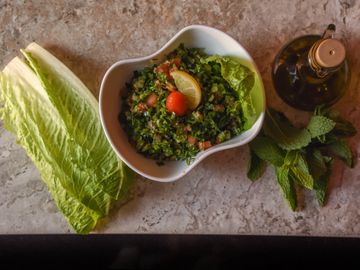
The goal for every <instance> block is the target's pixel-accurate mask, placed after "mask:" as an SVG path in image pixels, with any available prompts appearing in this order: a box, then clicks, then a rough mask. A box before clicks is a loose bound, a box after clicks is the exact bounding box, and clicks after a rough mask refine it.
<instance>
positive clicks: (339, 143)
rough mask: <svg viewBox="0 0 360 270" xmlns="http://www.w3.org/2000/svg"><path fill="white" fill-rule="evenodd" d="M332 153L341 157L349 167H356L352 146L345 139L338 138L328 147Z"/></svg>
mask: <svg viewBox="0 0 360 270" xmlns="http://www.w3.org/2000/svg"><path fill="white" fill-rule="evenodd" d="M326 149H327V150H329V151H330V153H331V154H332V155H334V156H335V157H337V158H339V159H341V160H342V161H343V162H344V163H345V164H346V165H347V166H348V167H350V168H353V167H354V160H353V155H352V153H351V149H350V147H349V146H348V145H347V143H346V142H345V141H344V140H341V139H338V140H336V141H335V142H333V143H331V144H329V145H328V146H327V147H326Z"/></svg>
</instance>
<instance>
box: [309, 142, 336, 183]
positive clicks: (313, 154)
mask: <svg viewBox="0 0 360 270" xmlns="http://www.w3.org/2000/svg"><path fill="white" fill-rule="evenodd" d="M330 160H331V159H330ZM307 163H308V164H309V169H310V173H311V175H312V176H313V178H314V180H315V181H317V180H318V179H320V177H321V176H322V175H324V174H325V173H326V172H327V166H326V160H325V159H324V156H323V155H322V154H321V152H320V151H319V150H317V149H314V150H312V151H309V152H308V154H307Z"/></svg>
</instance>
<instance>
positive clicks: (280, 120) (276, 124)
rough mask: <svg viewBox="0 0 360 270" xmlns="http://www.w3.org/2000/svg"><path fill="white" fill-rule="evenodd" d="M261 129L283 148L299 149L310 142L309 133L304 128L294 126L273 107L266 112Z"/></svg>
mask: <svg viewBox="0 0 360 270" xmlns="http://www.w3.org/2000/svg"><path fill="white" fill-rule="evenodd" d="M263 130H264V132H265V134H266V135H267V136H269V137H271V138H272V139H273V140H274V141H275V142H277V144H278V145H279V146H280V147H281V148H283V149H285V150H296V149H301V148H303V147H305V146H307V145H308V144H309V143H310V142H311V134H310V132H309V131H308V130H307V129H306V128H304V129H298V128H295V127H294V126H293V125H291V123H290V122H289V120H288V119H287V118H286V117H285V116H284V115H283V114H282V113H279V112H276V111H275V110H273V109H268V110H267V112H266V118H265V122H264V126H263Z"/></svg>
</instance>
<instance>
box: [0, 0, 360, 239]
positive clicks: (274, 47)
mask: <svg viewBox="0 0 360 270" xmlns="http://www.w3.org/2000/svg"><path fill="white" fill-rule="evenodd" d="M328 23H335V24H336V26H337V28H338V32H337V33H338V37H339V38H341V39H342V40H343V41H344V42H345V44H346V47H347V49H348V58H349V61H350V65H351V69H352V82H351V87H350V89H349V91H348V93H347V94H346V96H345V97H344V98H343V99H342V100H341V101H340V102H339V103H338V104H337V105H336V107H337V108H338V109H339V111H340V112H341V113H342V114H343V115H344V116H346V117H347V118H348V119H349V120H351V121H353V123H354V124H355V125H356V126H357V128H358V129H360V127H359V126H360V120H359V118H360V107H359V106H358V104H359V101H360V94H359V93H360V83H359V77H360V74H359V73H360V56H359V51H360V31H359V25H360V1H354V0H353V1H350V0H348V1H336V0H328V1H323V0H322V1H310V0H309V1H301V0H294V1H285V0H284V1H280V0H275V1H260V0H259V1H247V0H244V1H231V0H229V1H220V0H219V1H215V0H211V1H197V0H183V1H180V0H173V1H170V0H169V1H165V0H157V1H145V0H143V1H141V0H133V1H132V0H126V1H90V0H89V1H45V0H44V1H42V0H41V1H35V0H33V1H25V0H24V1H21V0H16V1H10V0H9V1H7V0H0V68H3V67H4V66H5V65H6V63H7V62H8V61H9V60H10V59H12V58H13V57H14V56H16V55H18V54H19V49H20V48H24V47H25V46H26V45H27V44H28V43H30V42H32V41H36V42H38V43H39V44H41V45H43V46H44V47H45V48H47V49H48V50H49V51H50V52H52V53H53V54H54V55H56V56H57V57H58V58H59V59H61V60H62V61H63V62H65V63H66V64H67V65H68V66H69V67H70V68H71V69H72V70H73V71H74V72H75V73H76V74H77V75H78V76H79V77H80V78H81V79H82V80H83V81H84V82H85V84H86V85H87V86H88V87H89V88H90V89H91V90H92V91H93V92H94V93H95V94H96V95H97V93H98V89H99V83H100V80H101V78H102V76H103V74H104V72H105V71H106V69H107V68H108V67H109V66H110V65H111V64H112V63H113V62H115V61H117V60H119V59H124V58H129V57H135V56H142V55H147V54H150V53H152V52H154V51H156V50H157V49H158V48H159V47H161V46H162V45H163V44H164V43H165V42H166V41H167V40H168V39H170V38H171V37H172V36H173V35H174V34H175V33H176V32H177V31H179V30H180V29H181V28H183V27H184V26H187V25H190V24H205V25H209V26H213V27H216V28H218V29H220V30H223V31H225V32H226V33H228V34H230V35H231V36H233V37H234V38H235V39H236V40H238V41H239V42H240V43H241V44H243V46H244V47H245V48H247V49H248V51H249V52H250V54H251V55H252V56H253V58H254V59H255V61H256V63H257V65H258V67H259V69H260V72H261V74H262V76H263V80H264V84H265V88H266V94H267V102H268V104H269V105H271V106H273V107H276V108H278V109H281V110H283V111H284V112H286V114H287V115H289V116H290V117H291V118H292V119H293V120H294V121H296V122H302V121H303V120H304V118H305V116H304V113H301V112H299V111H295V110H293V109H291V108H289V107H287V106H286V105H285V104H283V103H282V101H281V100H280V99H279V98H278V97H277V96H276V93H275V92H274V90H273V87H272V84H271V78H270V72H271V62H272V60H273V58H274V56H275V54H276V53H277V51H278V50H279V49H280V47H281V46H282V45H283V44H284V42H287V41H288V40H290V39H292V38H294V37H295V36H299V35H303V34H313V33H315V34H318V33H321V32H322V31H323V30H324V28H325V27H326V25H327V24H328ZM358 142H359V135H358V136H356V137H354V138H353V139H352V140H351V144H352V147H353V149H354V151H355V152H358V151H359V148H360V146H359V143H358ZM247 159H248V155H247V148H246V147H240V148H237V149H233V150H227V151H224V152H221V153H217V154H214V155H212V156H210V157H209V158H207V159H206V160H205V161H203V162H202V163H201V164H200V165H199V166H197V167H196V168H195V169H194V170H193V171H192V172H191V173H189V174H188V175H187V176H186V177H184V178H182V179H180V180H179V181H177V182H175V183H171V184H161V183H155V182H152V181H149V180H145V179H142V178H140V177H139V178H138V180H137V185H136V189H135V191H134V195H133V196H132V198H131V200H130V201H129V202H127V203H126V204H125V205H122V206H120V205H119V206H116V207H115V209H114V211H113V212H112V214H111V215H110V217H109V218H108V219H107V220H106V222H105V225H104V227H103V228H102V229H100V230H99V232H100V233H142V232H145V233H195V234H196V233H200V234H202V233H220V234H271V235H337V236H359V235H360V222H359V221H360V210H359V209H360V196H359V192H360V164H359V163H358V164H357V165H356V167H355V168H354V169H352V170H350V169H347V168H344V167H343V166H342V165H341V164H340V163H337V164H335V171H334V173H333V176H332V179H331V192H330V195H329V200H328V204H327V205H326V206H325V207H323V208H320V207H319V206H318V205H317V203H316V201H315V199H314V197H313V196H312V194H310V193H309V192H306V193H305V194H304V203H305V208H303V209H302V211H299V212H296V213H293V212H291V211H290V210H289V209H288V207H287V205H286V204H285V202H284V201H283V199H282V195H281V193H280V190H279V188H278V186H277V184H276V182H275V178H274V173H273V171H272V170H271V169H270V168H268V170H267V171H266V174H265V175H264V177H263V178H262V179H261V180H260V181H258V182H255V183H251V182H250V181H248V180H247V179H246V175H245V170H246V163H247ZM67 232H72V230H71V229H70V228H69V226H68V224H67V223H66V221H65V220H64V219H63V217H62V215H61V214H60V213H59V211H58V210H57V208H56V206H55V204H54V202H53V200H52V199H51V196H50V195H49V193H48V191H47V188H46V186H45V185H44V184H43V183H42V181H41V180H40V177H39V173H38V171H37V170H36V168H35V167H34V166H33V164H32V163H31V161H30V160H29V158H27V156H26V154H25V152H24V151H23V150H22V149H21V148H20V147H19V146H18V145H17V144H16V143H15V137H14V136H13V135H12V134H10V133H8V132H7V131H5V130H4V128H3V127H2V123H1V122H0V233H67Z"/></svg>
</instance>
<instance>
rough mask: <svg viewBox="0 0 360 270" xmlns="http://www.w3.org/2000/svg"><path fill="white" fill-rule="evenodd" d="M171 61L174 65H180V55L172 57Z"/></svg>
mask: <svg viewBox="0 0 360 270" xmlns="http://www.w3.org/2000/svg"><path fill="white" fill-rule="evenodd" d="M171 62H172V63H173V64H174V65H175V66H176V67H180V65H181V58H180V57H176V58H174V59H172V60H171Z"/></svg>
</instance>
